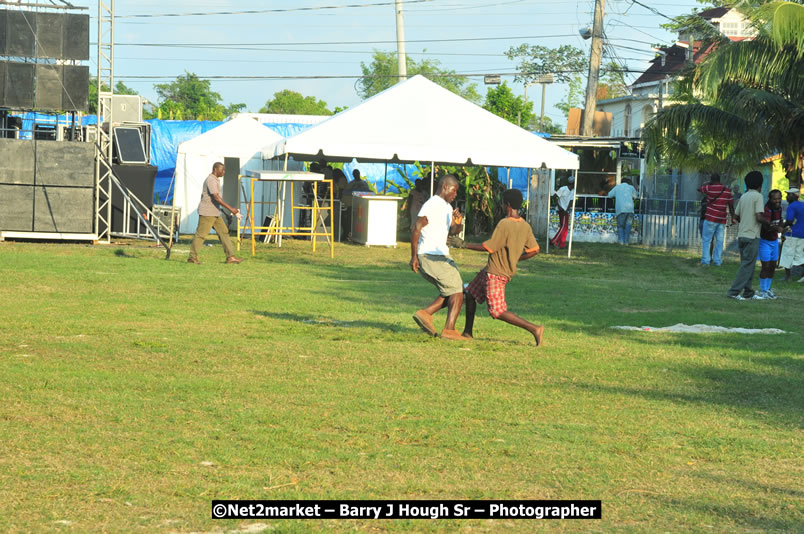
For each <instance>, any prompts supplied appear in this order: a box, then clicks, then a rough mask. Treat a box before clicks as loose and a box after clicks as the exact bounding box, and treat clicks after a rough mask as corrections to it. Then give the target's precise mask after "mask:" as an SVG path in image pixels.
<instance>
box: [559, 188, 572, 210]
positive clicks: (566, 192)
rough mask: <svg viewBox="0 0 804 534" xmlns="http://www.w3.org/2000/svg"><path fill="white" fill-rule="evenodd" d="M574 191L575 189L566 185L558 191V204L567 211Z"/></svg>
mask: <svg viewBox="0 0 804 534" xmlns="http://www.w3.org/2000/svg"><path fill="white" fill-rule="evenodd" d="M572 193H573V191H572V190H571V189H570V188H569V187H567V186H566V185H565V186H563V187H561V188H559V190H558V191H556V196H557V197H558V205H559V206H561V209H562V210H564V211H567V206H569V203H570V201H572Z"/></svg>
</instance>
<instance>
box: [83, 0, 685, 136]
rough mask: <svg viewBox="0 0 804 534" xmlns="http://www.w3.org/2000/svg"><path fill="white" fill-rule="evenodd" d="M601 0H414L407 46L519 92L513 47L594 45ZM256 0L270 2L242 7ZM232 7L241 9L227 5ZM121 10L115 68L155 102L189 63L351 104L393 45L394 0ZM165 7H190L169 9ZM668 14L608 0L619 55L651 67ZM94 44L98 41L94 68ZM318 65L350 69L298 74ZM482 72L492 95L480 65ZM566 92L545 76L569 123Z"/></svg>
mask: <svg viewBox="0 0 804 534" xmlns="http://www.w3.org/2000/svg"><path fill="white" fill-rule="evenodd" d="M73 3H74V4H75V5H84V6H88V7H89V8H90V10H89V13H90V15H91V16H92V21H91V25H90V27H91V28H92V37H91V40H92V42H93V43H94V42H95V41H96V37H95V33H96V30H97V18H96V16H97V3H96V2H94V1H91V0H79V1H74V2H73ZM642 3H643V4H646V5H649V6H651V8H653V9H654V10H656V11H658V12H660V13H661V14H662V15H666V16H670V17H674V16H677V15H680V14H684V13H688V12H690V11H691V10H692V9H693V8H695V7H701V4H699V3H698V2H696V1H695V0H682V1H678V2H671V1H669V0H660V1H658V2H654V1H643V2H642ZM349 6H355V7H349ZM358 6H359V7H358ZM593 7H594V0H500V1H498V2H494V1H492V0H408V1H407V2H405V4H404V21H405V37H406V41H407V45H406V46H407V52H408V54H409V55H411V56H412V57H413V58H415V59H416V60H421V59H422V58H429V59H435V60H438V61H440V62H441V66H442V67H443V68H448V69H452V70H455V71H456V72H459V73H462V74H476V75H482V74H487V73H488V74H502V75H503V80H507V81H508V85H509V86H511V87H512V89H513V90H514V92H515V93H516V94H522V93H523V86H522V84H519V83H514V82H513V76H505V74H506V73H513V72H515V71H516V64H515V63H514V62H512V61H509V60H508V59H507V58H506V57H505V56H504V52H505V51H506V50H508V48H510V47H511V46H516V45H519V44H522V43H528V44H534V45H535V44H539V45H543V46H549V47H557V46H560V45H562V44H571V45H575V46H578V47H581V48H583V49H584V50H585V51H587V53H588V50H589V43H590V41H584V40H583V39H581V38H580V36H579V35H578V30H579V29H580V28H582V27H585V26H591V24H592V10H593ZM310 8H316V9H310ZM249 10H257V11H263V12H261V13H237V12H242V11H249ZM226 11H232V12H235V13H233V14H222V12H226ZM191 13H215V14H212V15H191ZM115 14H116V17H117V18H116V23H115V77H116V79H117V80H121V81H123V82H124V83H125V84H126V85H128V86H130V87H132V88H133V89H135V90H137V91H138V92H139V93H140V94H142V95H143V96H145V97H146V98H148V99H149V100H152V101H154V102H156V92H155V91H154V89H153V85H154V84H155V83H164V82H169V81H171V80H172V79H175V78H176V76H178V75H181V74H183V73H184V71H185V70H186V71H190V72H193V73H195V74H198V75H199V76H232V77H237V76H274V77H281V78H280V79H271V80H265V79H262V80H245V79H242V78H241V79H220V80H219V79H216V80H213V81H212V88H213V90H215V91H217V92H218V93H220V94H221V95H222V97H223V100H224V103H226V104H228V103H238V102H243V103H245V104H246V105H247V106H248V109H249V110H251V111H258V110H259V108H260V107H262V106H263V105H264V104H265V102H266V100H268V99H270V98H272V96H273V94H274V93H276V92H277V91H281V90H282V89H292V90H294V91H298V92H300V93H302V94H303V95H305V96H315V97H316V98H319V99H321V100H324V101H325V102H326V103H327V105H328V107H329V108H330V109H332V108H334V107H336V106H350V107H353V106H355V105H357V104H359V103H360V97H359V96H358V95H357V93H356V91H355V82H356V78H355V77H356V76H358V75H359V74H360V73H361V71H360V62H361V61H363V62H366V63H368V62H370V61H371V55H372V52H373V50H375V49H379V50H383V51H394V50H396V23H395V10H394V2H393V0H237V1H231V0H230V1H222V0H192V1H184V0H116V2H115ZM165 14H181V15H182V16H161V15H165ZM157 15H159V16H157ZM662 15H659V14H657V13H654V12H652V11H651V10H649V9H647V8H645V7H643V6H640V5H637V4H633V3H632V2H631V1H630V0H608V1H607V2H606V16H605V28H606V35H607V37H608V39H609V42H610V43H611V44H612V45H613V50H614V51H615V52H616V54H617V56H618V61H619V62H620V63H621V64H623V65H626V66H627V67H628V68H629V69H636V70H644V69H645V68H647V66H648V63H647V61H648V60H650V59H651V58H652V57H653V52H652V51H651V44H653V43H664V44H667V43H670V42H672V40H673V39H674V38H675V36H674V35H672V34H670V33H668V32H666V31H664V30H662V29H661V28H660V27H659V26H660V24H663V23H665V22H668V20H667V19H666V18H664V17H663V16H662ZM341 43H342V44H341ZM201 44H206V45H212V46H220V48H208V47H204V48H202V47H200V46H198V45H201ZM142 45H160V46H142ZM161 45H164V46H161ZM95 50H96V48H95V47H94V46H91V52H90V55H91V56H92V60H91V62H90V72H92V73H93V74H94V73H95V72H96V71H97V65H96V61H95V54H96V52H95ZM136 76H161V77H163V78H161V79H156V80H154V79H137V78H133V77H136ZM309 76H346V77H345V78H334V79H326V78H323V79H303V78H300V77H309ZM635 77H636V75H631V76H630V77H629V78H628V81H629V82H630V81H632V80H633V79H634V78H635ZM473 80H474V81H475V83H476V84H477V88H478V91H479V92H480V94H481V95H485V93H486V88H485V87H484V86H483V78H482V76H479V77H477V78H473ZM565 96H566V87H564V86H562V85H555V86H550V87H548V91H547V108H546V115H547V116H549V117H551V118H552V119H553V120H554V121H558V122H560V123H562V124H563V122H564V118H563V115H562V114H561V112H560V111H558V110H557V109H555V108H554V107H553V105H554V104H555V103H556V102H557V101H559V100H560V99H562V98H565ZM528 99H529V100H531V101H534V102H536V103H537V105H535V106H534V111H536V112H537V113H538V107H539V106H538V102H539V99H540V93H539V91H538V89H537V88H535V87H532V88H530V89H529V92H528Z"/></svg>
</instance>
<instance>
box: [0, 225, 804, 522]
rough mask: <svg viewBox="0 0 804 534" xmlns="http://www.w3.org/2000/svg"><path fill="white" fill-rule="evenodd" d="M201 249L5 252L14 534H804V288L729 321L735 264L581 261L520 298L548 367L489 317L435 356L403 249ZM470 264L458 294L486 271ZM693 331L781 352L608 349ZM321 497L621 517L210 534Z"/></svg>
mask: <svg viewBox="0 0 804 534" xmlns="http://www.w3.org/2000/svg"><path fill="white" fill-rule="evenodd" d="M188 249H189V246H188V244H187V243H186V242H185V243H182V244H180V245H177V246H176V247H175V248H174V252H173V255H172V258H171V260H170V261H165V260H164V253H163V252H162V251H161V250H160V249H157V248H153V247H151V246H150V244H149V243H144V242H133V243H131V242H126V243H118V244H112V245H96V246H87V245H75V244H71V245H68V244H37V243H14V242H5V243H0V276H2V278H1V279H2V284H0V297H1V302H2V312H0V317H2V324H0V356H1V357H2V366H0V399H2V402H1V403H0V531H3V532H221V531H223V532H230V531H231V532H260V531H263V530H264V531H268V530H271V531H279V532H287V531H290V532H307V531H317V530H321V529H328V530H334V531H355V530H359V531H392V532H403V531H408V530H416V531H426V532H451V531H470V530H471V531H480V532H500V531H519V532H531V531H534V530H548V531H578V530H581V531H593V532H614V531H616V532H769V531H770V532H802V531H804V484H802V480H804V460H802V458H804V431H803V430H802V428H803V427H804V387H802V384H803V383H804V356H802V353H804V349H803V348H802V346H803V345H802V336H801V335H802V332H804V320H802V317H804V284H796V283H787V284H783V283H781V282H779V280H780V279H781V275H779V274H777V282H776V283H775V285H774V289H775V290H776V291H777V293H778V294H780V295H781V297H782V298H780V299H779V300H776V301H746V302H737V301H733V300H730V299H727V298H725V292H726V289H727V288H728V285H729V284H730V282H731V280H732V279H733V276H734V274H735V273H736V269H737V261H736V259H735V258H733V257H730V258H727V261H726V263H725V264H724V266H723V267H720V268H716V267H710V268H708V269H702V268H699V267H696V262H697V258H696V257H695V256H694V255H692V254H690V253H686V252H674V253H667V252H664V251H660V250H655V249H645V248H639V247H631V248H622V247H617V246H614V245H584V244H581V245H576V248H575V249H574V253H575V254H574V255H575V257H574V258H573V259H572V260H571V261H568V260H567V258H566V257H565V256H557V255H540V256H537V257H536V258H534V259H532V260H529V261H528V262H525V263H523V264H522V265H521V270H520V272H519V273H518V275H517V277H516V278H514V280H513V281H512V282H511V283H510V284H509V286H508V303H509V306H510V308H511V309H512V310H513V311H515V312H516V313H518V314H520V315H522V316H523V317H525V318H527V319H529V320H531V321H533V322H537V323H542V324H544V325H546V327H547V330H546V333H545V340H544V344H543V346H542V347H539V348H536V347H535V346H534V345H533V343H532V338H531V337H530V336H529V335H528V334H527V333H526V332H525V331H524V330H519V329H516V328H514V327H512V326H509V325H507V324H503V323H499V322H497V321H493V320H492V319H490V318H489V316H488V313H487V312H486V311H485V309H483V310H482V311H481V312H480V313H479V316H478V319H477V321H476V324H475V336H476V340H475V341H473V342H468V341H467V342H449V341H442V340H439V339H432V338H428V337H427V336H426V335H425V334H424V333H422V332H421V331H420V330H419V329H418V328H417V326H416V325H415V323H414V322H413V321H412V319H411V315H412V313H413V312H414V311H415V310H416V309H418V308H420V307H422V306H423V305H425V304H426V303H429V302H430V301H431V300H432V298H433V297H434V290H433V288H432V287H431V286H429V285H428V284H427V283H426V282H424V280H422V279H421V278H420V277H419V276H418V275H414V274H413V273H411V272H410V270H409V268H408V265H407V262H408V259H409V249H408V247H407V244H402V243H401V244H400V247H399V248H398V249H385V248H380V249H377V248H372V249H368V248H365V247H360V246H353V245H340V244H339V245H338V246H337V248H336V251H335V259H334V260H333V259H330V258H329V255H328V253H326V252H323V251H319V252H318V253H316V254H314V253H312V251H311V247H310V244H309V243H308V242H299V241H286V242H285V246H283V247H282V248H281V249H277V248H274V247H268V246H262V247H261V248H260V249H259V250H258V254H257V256H256V257H254V258H251V257H250V256H248V255H247V253H246V252H245V251H244V255H245V257H246V261H245V262H244V263H243V264H241V265H225V264H223V252H222V250H221V247H220V245H219V244H217V241H215V246H213V247H205V248H204V249H203V250H202V252H201V260H202V261H203V262H204V264H203V265H201V266H196V265H190V264H187V263H186V258H187V252H188ZM454 257H455V259H456V261H457V262H458V265H459V266H460V267H461V269H462V272H463V276H464V281H467V282H468V281H469V280H470V279H471V277H472V276H474V274H475V272H476V271H477V270H478V269H479V268H480V267H481V266H482V265H483V264H484V262H485V255H484V254H480V253H476V252H471V251H465V250H455V251H454ZM755 283H756V286H757V287H758V281H756V280H755ZM443 319H444V315H443V312H442V314H441V316H440V317H437V319H436V326H437V328H440V327H441V326H442V324H443ZM676 323H686V324H696V323H702V324H709V325H720V326H727V327H747V328H766V327H775V328H781V329H783V330H786V331H787V332H789V333H787V334H781V335H772V336H771V335H744V334H670V333H657V332H641V331H636V332H634V331H622V330H615V329H612V328H611V327H612V326H615V325H633V326H642V325H651V326H669V325H673V324H676ZM462 325H463V318H461V319H460V320H459V328H460V327H462ZM317 498H330V499H335V498H337V499H601V500H602V501H603V519H602V520H600V521H577V522H571V521H565V522H560V521H556V522H546V521H545V522H538V521H525V520H522V521H499V520H498V521H481V520H465V521H458V520H446V521H355V520H353V521H287V522H281V521H259V520H253V521H233V520H226V521H222V520H212V519H210V505H211V500H212V499H317Z"/></svg>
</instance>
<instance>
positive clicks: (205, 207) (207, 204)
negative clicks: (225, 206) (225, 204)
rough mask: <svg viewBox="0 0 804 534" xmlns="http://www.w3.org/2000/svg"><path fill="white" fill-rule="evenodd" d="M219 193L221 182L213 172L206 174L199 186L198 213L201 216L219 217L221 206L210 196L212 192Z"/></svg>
mask: <svg viewBox="0 0 804 534" xmlns="http://www.w3.org/2000/svg"><path fill="white" fill-rule="evenodd" d="M216 193H217V194H218V195H220V194H221V183H220V182H219V181H218V177H217V176H215V175H214V174H210V175H209V176H207V179H206V180H204V186H203V187H202V188H201V202H200V203H199V204H198V215H200V216H202V217H219V216H220V214H221V207H220V206H218V204H217V203H216V202H215V200H214V199H213V198H212V195H214V194H216Z"/></svg>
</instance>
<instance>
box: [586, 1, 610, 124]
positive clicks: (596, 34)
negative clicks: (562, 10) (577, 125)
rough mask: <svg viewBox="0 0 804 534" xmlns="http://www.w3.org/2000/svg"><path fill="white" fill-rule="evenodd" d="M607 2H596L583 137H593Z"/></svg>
mask: <svg viewBox="0 0 804 534" xmlns="http://www.w3.org/2000/svg"><path fill="white" fill-rule="evenodd" d="M605 3H606V0H595V20H594V22H593V24H592V52H591V53H590V54H589V76H588V78H587V79H586V102H585V103H584V108H583V128H582V130H581V133H582V135H584V136H591V135H592V124H593V121H594V119H595V107H596V103H597V102H596V99H597V80H598V77H599V76H600V56H601V53H602V51H603V9H604V7H605Z"/></svg>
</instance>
